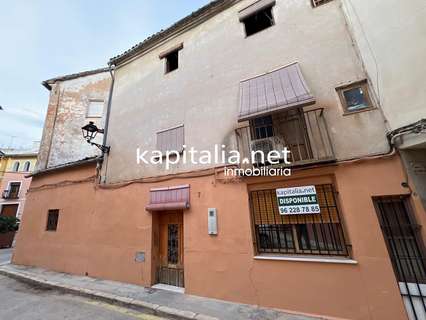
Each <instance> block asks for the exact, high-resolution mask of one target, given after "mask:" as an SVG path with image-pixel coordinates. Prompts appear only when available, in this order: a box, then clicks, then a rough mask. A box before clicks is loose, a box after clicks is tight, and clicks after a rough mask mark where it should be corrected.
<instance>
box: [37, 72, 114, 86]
mask: <svg viewBox="0 0 426 320" xmlns="http://www.w3.org/2000/svg"><path fill="white" fill-rule="evenodd" d="M107 71H109V67H103V68H98V69H93V70H86V71H82V72H77V73H72V74H67V75H64V76H59V77H55V78H51V79H48V80H44V81H43V82H42V83H41V84H42V85H43V86H44V87H45V88H46V89H47V90H49V91H50V90H51V89H52V86H51V85H52V84H54V83H55V82H57V81H66V80H72V79H77V78H80V77H86V76H90V75H92V74H97V73H101V72H107Z"/></svg>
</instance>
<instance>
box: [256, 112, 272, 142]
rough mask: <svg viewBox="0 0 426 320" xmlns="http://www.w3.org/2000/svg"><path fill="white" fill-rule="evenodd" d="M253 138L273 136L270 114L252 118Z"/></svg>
mask: <svg viewBox="0 0 426 320" xmlns="http://www.w3.org/2000/svg"><path fill="white" fill-rule="evenodd" d="M251 128H252V131H253V132H252V137H253V139H256V140H257V139H264V138H269V137H273V136H274V129H273V125H272V116H266V117H260V118H256V119H254V120H252V124H251Z"/></svg>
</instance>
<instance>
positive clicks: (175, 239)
mask: <svg viewBox="0 0 426 320" xmlns="http://www.w3.org/2000/svg"><path fill="white" fill-rule="evenodd" d="M167 229H168V230H167V231H168V237H167V241H168V245H167V260H168V262H169V263H170V264H177V263H178V261H179V226H178V225H177V224H169V225H168V228H167Z"/></svg>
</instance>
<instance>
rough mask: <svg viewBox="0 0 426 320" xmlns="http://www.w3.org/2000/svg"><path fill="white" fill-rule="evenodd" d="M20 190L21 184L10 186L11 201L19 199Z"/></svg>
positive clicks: (15, 183) (12, 183) (13, 183)
mask: <svg viewBox="0 0 426 320" xmlns="http://www.w3.org/2000/svg"><path fill="white" fill-rule="evenodd" d="M19 189H21V183H20V182H11V183H10V184H9V197H8V198H9V199H17V198H19Z"/></svg>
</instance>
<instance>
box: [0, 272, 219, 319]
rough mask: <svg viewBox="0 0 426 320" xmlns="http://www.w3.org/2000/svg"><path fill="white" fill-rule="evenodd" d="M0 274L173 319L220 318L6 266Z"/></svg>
mask: <svg viewBox="0 0 426 320" xmlns="http://www.w3.org/2000/svg"><path fill="white" fill-rule="evenodd" d="M0 274H2V275H4V276H7V277H10V278H13V279H16V280H19V281H21V282H24V283H28V284H31V285H34V284H35V285H38V286H41V287H44V288H54V289H56V290H58V291H61V292H64V293H71V294H75V295H79V296H83V297H87V298H91V299H95V300H100V301H104V302H107V303H111V304H116V305H120V306H123V307H128V308H130V309H134V310H135V309H136V310H139V311H142V312H145V313H149V314H153V315H158V316H164V317H168V318H171V319H178V320H181V319H185V320H187V319H195V320H219V319H218V318H215V317H211V316H208V315H204V314H201V313H195V312H192V311H187V310H179V309H175V308H170V307H167V306H162V305H158V304H153V303H149V302H145V301H142V300H135V299H131V298H126V297H121V296H118V295H114V294H110V293H106V292H100V291H95V290H91V289H85V288H80V287H76V286H70V285H66V284H61V283H59V282H56V281H49V280H45V279H42V278H38V277H34V276H31V275H28V274H25V273H24V272H16V271H12V270H5V269H4V268H1V267H0Z"/></svg>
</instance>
